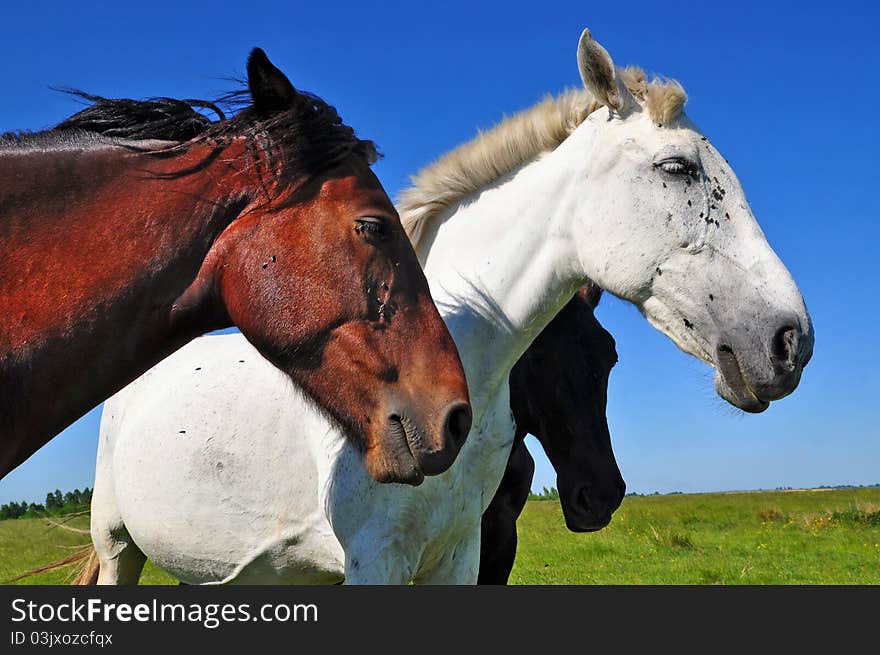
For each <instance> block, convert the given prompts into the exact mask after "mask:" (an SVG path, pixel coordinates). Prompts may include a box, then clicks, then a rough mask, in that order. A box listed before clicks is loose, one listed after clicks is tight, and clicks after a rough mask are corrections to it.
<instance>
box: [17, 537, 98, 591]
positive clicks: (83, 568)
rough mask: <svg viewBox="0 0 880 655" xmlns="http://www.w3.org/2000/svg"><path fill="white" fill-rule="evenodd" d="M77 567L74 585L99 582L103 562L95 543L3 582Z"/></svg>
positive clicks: (74, 573)
mask: <svg viewBox="0 0 880 655" xmlns="http://www.w3.org/2000/svg"><path fill="white" fill-rule="evenodd" d="M71 566H72V567H75V568H74V570H73V573H72V574H71V575H73V576H74V578H73V581H72V582H71V583H70V584H72V585H96V584H98V573H99V572H100V570H101V562H100V560H99V559H98V553H97V551H95V546H94V544H88V545H86V546H83V547H82V548H80V549H78V550H76V551H74V552H73V553H71V554H70V555H68V556H67V557H62V558H61V559H59V560H55V561H54V562H50V563H49V564H44V565H43V566H40V567H37V568H35V569H31V570H30V571H25V572H24V573H22V574H21V575H17V576H15V577H14V578H10V579H9V580H5V581H4V582H3V584H9V583H11V582H17V581H18V580H23V579H24V578H29V577H31V576H34V575H39V574H40V573H47V572H49V571H57V570H58V569H64V568H67V567H71Z"/></svg>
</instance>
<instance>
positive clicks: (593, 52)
mask: <svg viewBox="0 0 880 655" xmlns="http://www.w3.org/2000/svg"><path fill="white" fill-rule="evenodd" d="M577 62H578V70H579V71H580V74H581V79H582V80H583V82H584V86H585V87H587V91H589V92H590V93H591V94H592V95H593V97H594V98H595V99H596V100H598V101H599V102H601V103H602V104H603V105H605V106H606V107H608V109H611V110H612V111H614V112H617V114H619V115H623V114H625V113H628V112H629V110H630V109H631V108H632V107H633V106H634V105H635V100H634V99H633V97H632V95H631V94H630V92H629V90H628V89H627V88H626V85H625V84H623V82H622V81H621V80H620V76H618V74H617V69H616V68H615V67H614V62H613V61H612V60H611V55H609V54H608V51H607V50H606V49H605V48H603V47H602V45H601V44H600V43H599V42H598V41H596V40H594V39H593V36H592V34H590V30H589V29H586V28H585V29H584V31H583V32H582V33H581V38H580V41H578V51H577Z"/></svg>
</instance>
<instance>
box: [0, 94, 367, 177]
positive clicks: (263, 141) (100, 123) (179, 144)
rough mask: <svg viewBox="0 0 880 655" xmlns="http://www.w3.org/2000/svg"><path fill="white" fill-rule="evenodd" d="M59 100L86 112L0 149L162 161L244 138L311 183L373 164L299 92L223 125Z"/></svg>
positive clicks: (185, 106) (226, 100) (170, 111)
mask: <svg viewBox="0 0 880 655" xmlns="http://www.w3.org/2000/svg"><path fill="white" fill-rule="evenodd" d="M65 92H67V93H71V94H73V95H76V96H78V97H80V98H83V99H85V100H87V101H89V102H91V103H92V104H90V105H89V106H88V107H86V108H85V109H82V110H81V111H79V112H77V113H75V114H73V115H72V116H70V117H69V118H67V119H65V120H63V121H61V122H60V123H58V124H57V125H56V126H55V127H53V128H51V129H49V130H45V131H43V132H34V133H27V132H23V133H22V132H20V133H13V132H8V133H5V134H0V146H16V145H18V146H24V147H27V146H29V145H32V146H36V147H38V148H40V149H41V150H51V149H53V146H55V147H57V149H70V148H72V147H73V146H75V144H76V143H80V144H81V145H83V146H87V145H89V144H90V143H93V142H95V141H98V142H104V140H106V139H110V140H111V142H113V141H140V140H156V141H170V142H173V144H174V145H172V146H171V147H165V148H162V149H160V150H153V149H152V148H148V149H146V150H147V151H155V152H157V153H163V154H169V155H170V154H173V152H175V151H177V152H184V151H186V149H188V147H190V146H192V145H195V144H199V143H213V144H220V143H222V142H224V141H226V140H228V139H230V138H234V137H246V138H247V139H248V142H249V145H250V144H252V143H258V144H259V145H260V146H262V148H260V149H261V150H263V151H264V152H266V153H269V156H271V157H272V158H273V161H272V162H271V163H272V164H280V168H281V169H282V170H283V173H284V177H285V178H286V179H287V180H294V179H300V180H301V179H304V178H307V177H312V176H315V175H318V174H320V173H321V172H323V171H327V170H329V169H331V168H334V167H336V166H338V165H339V164H341V163H342V162H343V161H344V160H345V159H347V158H348V157H350V156H352V155H354V156H356V157H358V158H359V159H361V160H362V161H364V162H366V163H367V164H373V163H374V162H375V161H376V159H378V157H379V155H378V153H377V150H376V146H375V144H374V143H373V142H372V141H368V140H363V139H359V138H358V137H357V136H356V134H355V132H354V130H353V129H352V128H351V127H349V126H348V125H346V124H345V123H343V122H342V118H341V117H340V116H339V114H338V113H337V111H336V109H335V108H334V107H332V106H331V105H329V104H327V103H326V102H325V101H324V100H322V99H321V98H319V97H317V96H315V95H312V94H309V93H304V92H301V91H297V102H295V103H294V104H293V106H292V107H290V108H288V109H285V110H282V111H278V112H275V113H273V114H271V115H269V116H261V115H259V114H258V113H257V111H256V110H255V109H254V107H252V106H249V105H248V106H244V107H243V108H242V109H240V110H239V111H238V112H237V113H236V114H235V115H234V116H232V117H230V118H226V117H225V115H224V113H223V112H222V111H221V110H220V109H219V107H218V106H217V104H215V103H212V102H208V101H206V100H178V99H174V98H150V99H148V100H131V99H127V98H122V99H111V98H103V97H101V96H96V95H92V94H89V93H85V92H82V91H76V90H66V91H65ZM248 98H249V96H248V91H246V90H243V91H236V92H233V93H230V94H227V95H226V96H224V97H222V98H221V99H220V100H218V103H220V104H225V105H227V106H238V107H241V106H242V105H243V104H244V102H245V101H246V99H248ZM196 107H199V108H205V109H210V110H211V111H213V112H214V113H215V114H217V116H218V118H219V120H216V121H212V120H211V119H210V118H208V117H207V116H206V115H204V114H202V113H200V112H198V111H196V109H195V108H196ZM121 145H122V144H121ZM135 146H136V144H135ZM135 149H138V150H139V149H140V148H137V147H135ZM248 150H249V151H253V148H251V147H249V148H248Z"/></svg>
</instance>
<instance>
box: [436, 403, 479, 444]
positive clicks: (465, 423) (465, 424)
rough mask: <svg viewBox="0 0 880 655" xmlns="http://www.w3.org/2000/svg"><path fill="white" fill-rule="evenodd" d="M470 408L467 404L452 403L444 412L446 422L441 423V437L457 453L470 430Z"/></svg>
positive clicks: (471, 417)
mask: <svg viewBox="0 0 880 655" xmlns="http://www.w3.org/2000/svg"><path fill="white" fill-rule="evenodd" d="M472 420H473V415H472V414H471V406H470V405H469V404H468V403H464V402H457V403H452V404H451V405H450V406H449V407H448V408H447V410H446V420H445V421H444V422H443V437H444V438H445V439H446V440H447V441H449V445H450V446H451V447H452V448H453V449H454V452H456V453H457V452H458V451H459V450H460V449H461V447H462V445H463V444H464V440H465V439H466V438H467V435H468V432H470V430H471V421H472Z"/></svg>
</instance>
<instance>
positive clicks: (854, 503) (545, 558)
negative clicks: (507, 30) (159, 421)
mask: <svg viewBox="0 0 880 655" xmlns="http://www.w3.org/2000/svg"><path fill="white" fill-rule="evenodd" d="M68 525H70V526H72V527H74V528H78V529H81V530H85V529H88V517H85V516H82V517H76V518H74V519H73V520H71V521H70V522H69V523H68ZM87 542H88V536H87V535H85V534H77V533H72V532H68V531H65V530H62V529H59V528H54V527H51V526H50V525H49V524H48V523H47V521H45V520H41V519H15V520H7V521H0V581H5V580H8V579H9V578H12V577H14V576H16V575H19V574H21V573H23V572H25V571H27V570H30V569H33V568H36V567H38V566H41V565H43V564H46V563H47V562H50V561H53V560H56V559H60V558H61V557H64V556H65V555H68V554H69V553H71V552H73V551H72V549H75V548H76V547H77V546H81V545H83V544H85V543H87ZM68 579H69V573H68V572H65V571H51V572H47V573H44V574H41V575H38V576H35V577H32V578H28V579H25V580H23V581H22V583H23V584H65V583H67V582H68ZM176 582H177V581H176V580H175V579H174V578H172V577H171V576H169V575H168V574H166V573H165V572H164V571H162V570H161V569H158V568H157V567H155V566H153V565H152V564H150V563H147V567H146V568H145V570H144V574H143V576H142V577H141V583H142V584H176ZM511 583H514V584H880V488H877V487H863V488H851V489H832V490H824V489H823V490H808V491H767V492H748V493H713V494H671V495H666V496H628V497H627V498H626V499H625V500H624V502H623V505H622V506H621V507H620V509H619V510H617V512H616V513H615V515H614V520H613V521H612V522H611V524H610V525H609V526H608V527H607V528H605V529H604V530H601V531H600V532H596V533H593V534H572V533H571V532H568V531H567V530H566V529H565V524H564V522H563V519H562V510H561V508H560V506H559V503H558V502H556V501H552V500H532V501H529V502H528V504H527V505H526V508H525V511H524V512H523V515H522V517H520V521H519V551H518V553H517V561H516V566H515V567H514V570H513V574H512V575H511Z"/></svg>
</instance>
